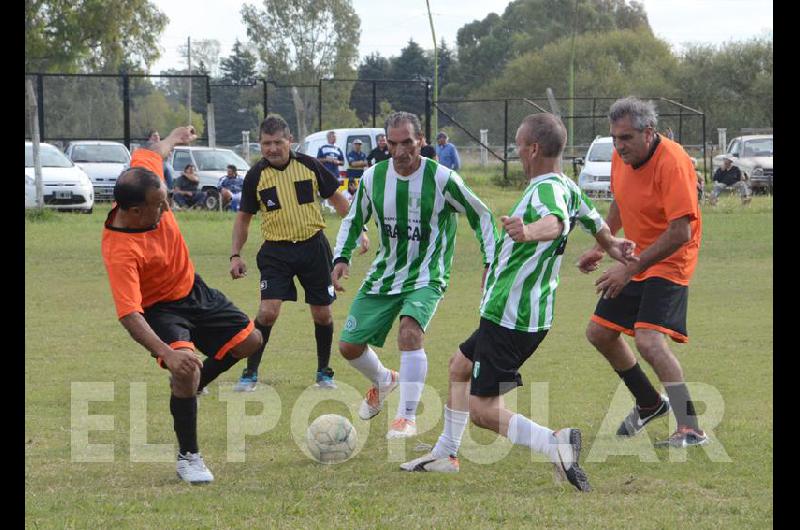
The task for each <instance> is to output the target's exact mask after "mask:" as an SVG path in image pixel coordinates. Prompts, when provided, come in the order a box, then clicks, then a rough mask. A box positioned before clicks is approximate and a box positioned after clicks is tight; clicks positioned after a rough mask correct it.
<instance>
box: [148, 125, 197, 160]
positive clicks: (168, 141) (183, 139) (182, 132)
mask: <svg viewBox="0 0 800 530" xmlns="http://www.w3.org/2000/svg"><path fill="white" fill-rule="evenodd" d="M196 139H197V134H196V133H195V130H194V127H192V126H191V125H189V126H186V127H176V128H175V129H173V130H172V132H171V133H169V136H167V137H166V138H162V139H161V141H159V142H156V143H154V144H150V145H149V146H146V147H144V149H148V150H150V151H153V152H155V153H157V154H158V155H160V156H161V158H167V157H168V156H169V154H170V153H171V152H172V149H173V148H174V147H175V146H176V145H185V144H188V143H191V142H193V141H195V140H196Z"/></svg>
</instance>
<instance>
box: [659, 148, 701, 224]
mask: <svg viewBox="0 0 800 530" xmlns="http://www.w3.org/2000/svg"><path fill="white" fill-rule="evenodd" d="M664 158H665V159H664V161H663V162H662V165H661V166H660V167H659V168H658V171H657V173H656V186H657V188H658V190H659V191H660V192H661V199H662V204H663V207H664V214H665V215H666V218H667V221H668V222H672V221H674V220H676V219H680V218H681V217H685V216H687V215H688V216H689V220H690V221H694V220H695V219H697V213H698V204H697V177H696V176H695V173H694V169H693V168H692V163H691V162H690V161H689V159H688V157H687V158H686V159H685V160H682V159H681V158H678V157H664Z"/></svg>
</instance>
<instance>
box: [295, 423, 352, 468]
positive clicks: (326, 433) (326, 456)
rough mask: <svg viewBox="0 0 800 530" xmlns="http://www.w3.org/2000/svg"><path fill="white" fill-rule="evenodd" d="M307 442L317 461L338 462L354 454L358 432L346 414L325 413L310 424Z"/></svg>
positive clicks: (323, 462) (325, 462)
mask: <svg viewBox="0 0 800 530" xmlns="http://www.w3.org/2000/svg"><path fill="white" fill-rule="evenodd" d="M306 443H307V444H308V450H309V452H310V453H311V456H313V457H314V460H316V461H317V462H320V463H322V464H338V463H339V462H344V461H345V460H347V459H348V458H350V457H351V456H352V455H353V451H354V450H355V448H356V444H357V443H358V434H357V433H356V430H355V428H354V427H353V425H352V424H351V423H350V421H349V420H348V419H347V418H345V417H344V416H339V415H337V414H323V415H322V416H320V417H319V418H317V419H316V420H314V422H313V423H312V424H311V425H309V426H308V431H307V432H306Z"/></svg>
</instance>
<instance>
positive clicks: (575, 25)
mask: <svg viewBox="0 0 800 530" xmlns="http://www.w3.org/2000/svg"><path fill="white" fill-rule="evenodd" d="M578 1H579V0H575V14H574V15H573V16H572V47H571V51H570V56H569V140H568V141H567V144H568V145H569V146H570V147H572V146H573V145H574V143H575V130H574V128H573V127H574V123H573V118H572V117H573V116H574V115H575V33H577V32H578ZM570 150H571V149H570Z"/></svg>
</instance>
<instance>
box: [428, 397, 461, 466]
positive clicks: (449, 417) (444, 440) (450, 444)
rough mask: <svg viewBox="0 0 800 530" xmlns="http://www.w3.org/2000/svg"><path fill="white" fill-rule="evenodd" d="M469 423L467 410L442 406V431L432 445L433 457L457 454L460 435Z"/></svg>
mask: <svg viewBox="0 0 800 530" xmlns="http://www.w3.org/2000/svg"><path fill="white" fill-rule="evenodd" d="M468 423H469V411H466V410H453V409H451V408H448V407H447V405H445V406H444V431H443V432H442V435H441V436H439V441H437V442H436V445H435V446H434V447H433V451H432V453H433V457H434V458H445V457H448V456H450V455H456V454H458V448H459V447H461V437H462V436H464V429H466V428H467V424H468Z"/></svg>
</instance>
